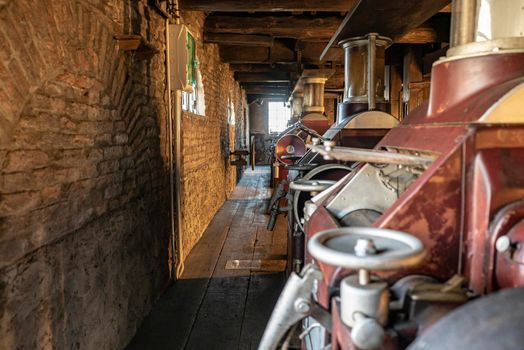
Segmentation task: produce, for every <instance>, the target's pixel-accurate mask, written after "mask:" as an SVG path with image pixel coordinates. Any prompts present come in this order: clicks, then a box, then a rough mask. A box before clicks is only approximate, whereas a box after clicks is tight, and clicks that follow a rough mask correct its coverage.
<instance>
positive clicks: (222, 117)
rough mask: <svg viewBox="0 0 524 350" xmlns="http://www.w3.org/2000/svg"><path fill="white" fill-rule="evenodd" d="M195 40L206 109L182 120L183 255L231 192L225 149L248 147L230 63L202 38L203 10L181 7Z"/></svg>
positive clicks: (231, 170)
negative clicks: (232, 121)
mask: <svg viewBox="0 0 524 350" xmlns="http://www.w3.org/2000/svg"><path fill="white" fill-rule="evenodd" d="M181 15H182V19H183V23H184V24H186V25H187V26H188V27H189V28H190V30H191V32H192V33H193V35H194V36H195V39H196V41H197V58H198V60H199V69H200V72H201V74H202V84H203V87H204V96H205V106H206V109H205V115H195V114H191V113H183V120H182V148H183V154H182V216H183V220H182V230H183V231H182V232H183V235H182V239H183V242H182V243H183V249H182V253H183V256H184V257H185V256H187V254H188V253H189V251H190V250H191V248H192V247H193V246H194V244H195V243H196V242H197V241H198V239H199V238H200V237H201V236H202V234H203V232H204V230H205V229H206V227H207V226H208V224H209V222H210V221H211V219H212V218H213V216H214V215H215V213H216V212H217V210H218V209H219V208H220V207H221V205H222V203H223V202H224V200H225V199H226V198H227V197H228V196H229V195H230V193H231V192H232V190H233V188H234V186H235V184H236V181H237V168H236V167H232V166H230V165H229V157H228V152H229V150H234V149H235V148H245V147H247V145H246V142H245V123H246V121H245V119H246V115H247V103H246V99H245V96H244V95H243V92H242V90H241V89H240V85H239V84H238V83H237V82H235V81H234V79H233V72H232V71H231V70H230V68H229V65H227V64H223V63H220V55H219V49H218V46H217V45H214V44H203V40H202V37H203V32H202V29H203V24H204V20H205V16H204V14H203V13H202V12H193V11H187V12H185V11H183V12H182V13H181ZM229 102H231V103H232V104H233V105H234V110H235V124H234V125H233V124H231V125H230V124H228V108H229V105H228V103H229Z"/></svg>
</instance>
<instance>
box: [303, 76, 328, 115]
mask: <svg viewBox="0 0 524 350" xmlns="http://www.w3.org/2000/svg"><path fill="white" fill-rule="evenodd" d="M325 84H326V79H325V78H306V79H305V81H304V105H303V108H302V109H303V112H304V114H306V113H319V114H323V113H324V109H325V108H324V85H325Z"/></svg>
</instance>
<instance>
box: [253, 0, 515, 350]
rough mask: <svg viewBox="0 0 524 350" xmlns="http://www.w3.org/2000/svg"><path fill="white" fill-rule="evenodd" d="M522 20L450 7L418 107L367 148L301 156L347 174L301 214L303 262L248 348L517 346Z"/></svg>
mask: <svg viewBox="0 0 524 350" xmlns="http://www.w3.org/2000/svg"><path fill="white" fill-rule="evenodd" d="M508 13H511V14H512V15H511V16H509V17H508V16H507V14H508ZM523 18H524V12H523V11H522V8H521V4H520V2H519V1H512V0H506V1H497V0H491V1H485V0H461V1H455V2H454V3H453V20H452V23H453V24H452V36H451V47H450V49H449V50H448V52H447V55H446V57H444V58H441V59H440V60H438V61H437V62H436V63H435V64H434V65H433V69H432V75H431V76H432V81H431V91H430V98H429V101H428V102H427V103H425V104H424V105H422V106H421V107H419V108H418V109H416V110H415V111H413V112H412V113H411V114H410V115H409V116H408V118H407V119H405V120H404V121H403V122H402V123H401V125H399V126H398V127H395V128H393V129H392V130H391V131H390V132H388V133H387V135H386V136H385V137H384V138H383V139H382V140H381V141H380V142H379V143H378V145H377V146H376V147H375V148H374V149H373V150H369V149H362V148H351V147H337V146H335V145H333V144H331V143H328V144H324V145H320V144H319V145H314V146H310V148H311V149H312V150H313V151H315V152H317V153H318V154H319V155H321V156H323V157H324V158H327V159H336V160H339V161H347V162H356V166H355V169H354V170H353V171H352V172H351V173H349V174H348V175H347V176H345V177H344V178H343V179H341V180H340V181H338V182H337V183H336V184H334V185H333V186H331V187H329V188H328V189H326V190H324V191H322V192H320V193H318V194H317V195H316V196H314V197H313V198H311V200H309V201H308V202H307V203H306V204H305V208H304V216H305V222H304V230H305V233H306V241H307V248H308V250H307V255H306V261H307V262H308V264H307V265H306V266H305V267H304V269H303V270H302V271H301V273H300V274H292V275H291V277H290V278H289V280H288V283H287V284H286V286H285V288H284V290H283V292H282V294H281V296H280V299H279V301H278V302H277V305H276V307H275V310H274V312H273V314H272V316H271V319H270V321H269V323H268V326H267V328H266V332H265V334H264V336H263V338H262V342H261V344H260V347H259V349H264V350H265V349H276V348H277V347H278V346H279V341H283V342H284V343H285V342H286V341H288V340H289V339H286V335H289V334H291V333H290V331H289V330H290V329H292V328H293V325H295V324H297V323H298V324H300V325H301V327H302V328H301V330H302V331H301V332H300V333H301V339H303V343H302V345H303V348H305V349H328V348H329V349H370V350H371V349H405V348H408V349H428V350H433V349H481V350H485V349H486V350H487V349H520V348H523V347H524V332H522V329H524V328H523V327H524V288H523V287H524V285H523V282H524V253H523V250H524V37H523V32H524V30H523V29H524V28H522V23H523V22H522V19H523ZM287 338H289V337H287Z"/></svg>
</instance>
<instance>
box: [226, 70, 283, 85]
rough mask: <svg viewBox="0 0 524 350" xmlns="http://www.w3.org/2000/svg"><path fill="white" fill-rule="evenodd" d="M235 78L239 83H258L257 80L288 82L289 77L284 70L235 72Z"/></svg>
mask: <svg viewBox="0 0 524 350" xmlns="http://www.w3.org/2000/svg"><path fill="white" fill-rule="evenodd" d="M235 79H236V80H237V81H238V82H241V83H258V82H269V83H277V82H288V81H289V79H290V77H289V74H288V73H286V72H269V73H268V72H259V73H252V72H236V73H235Z"/></svg>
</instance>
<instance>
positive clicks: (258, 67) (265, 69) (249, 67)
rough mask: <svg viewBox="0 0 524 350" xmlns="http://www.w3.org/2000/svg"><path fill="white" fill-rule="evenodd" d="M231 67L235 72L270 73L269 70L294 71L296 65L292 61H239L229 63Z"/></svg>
mask: <svg viewBox="0 0 524 350" xmlns="http://www.w3.org/2000/svg"><path fill="white" fill-rule="evenodd" d="M230 67H231V69H232V70H233V71H235V72H247V73H270V72H296V71H297V65H296V63H294V62H289V63H284V64H269V63H260V64H256V63H243V64H242V63H240V64H236V63H234V64H231V65H230Z"/></svg>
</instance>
